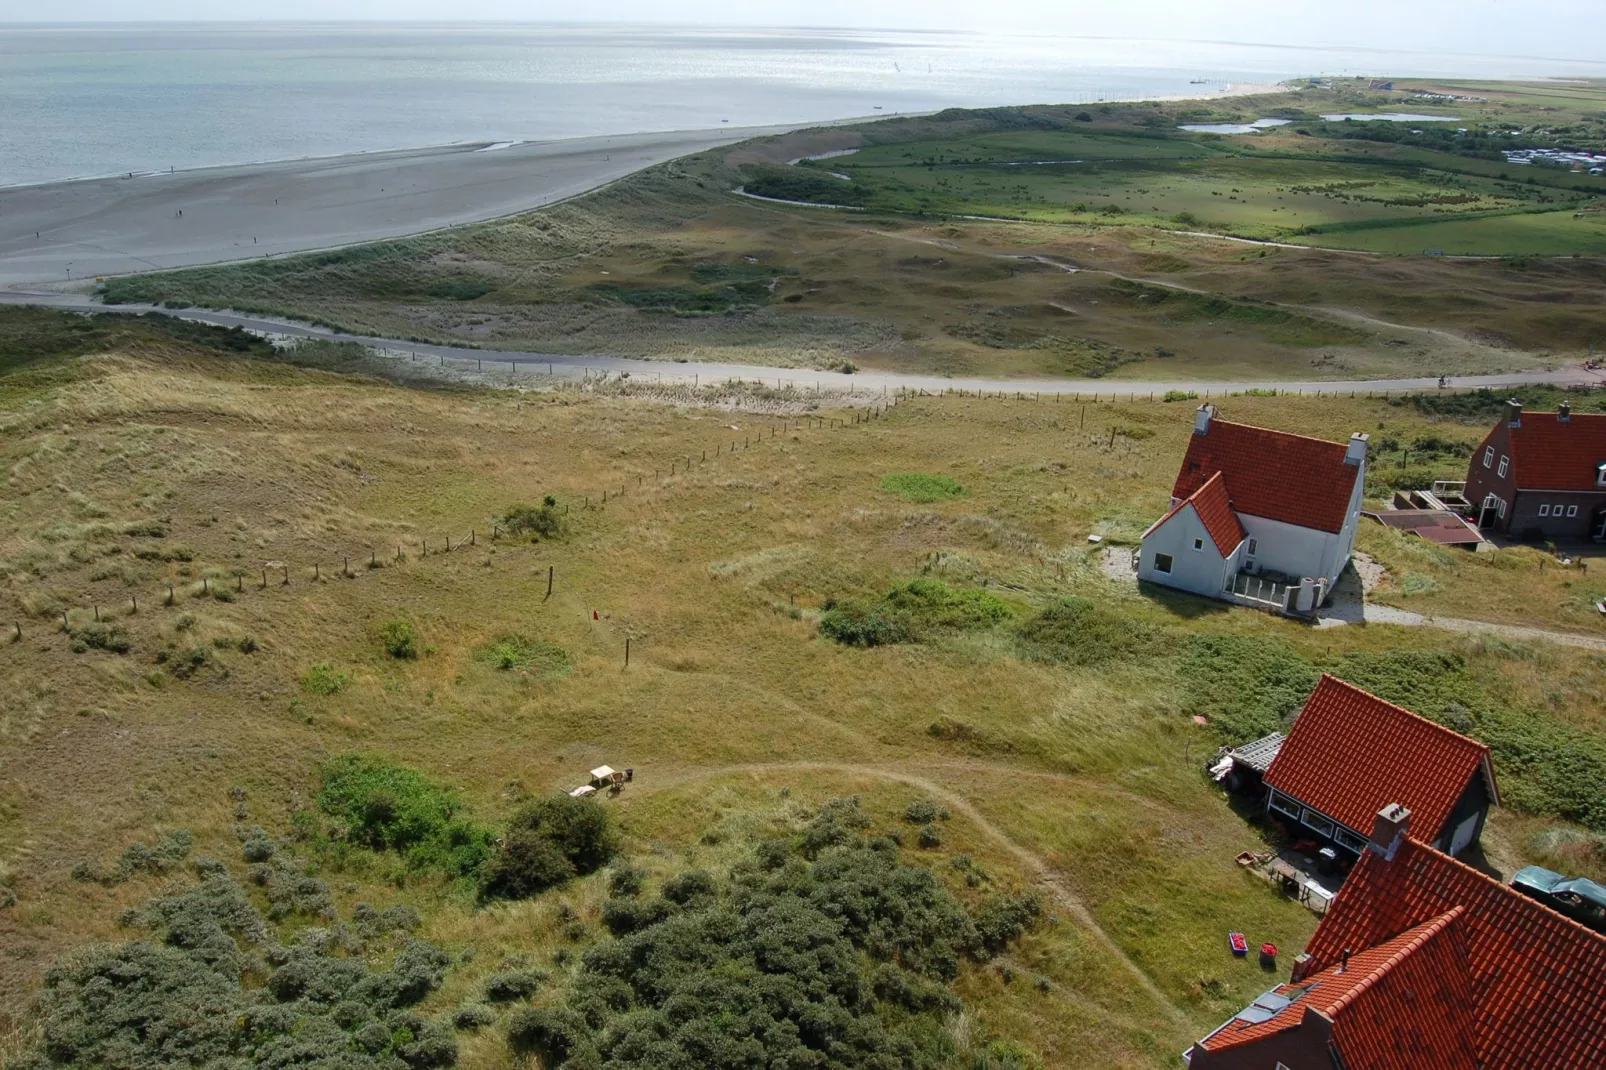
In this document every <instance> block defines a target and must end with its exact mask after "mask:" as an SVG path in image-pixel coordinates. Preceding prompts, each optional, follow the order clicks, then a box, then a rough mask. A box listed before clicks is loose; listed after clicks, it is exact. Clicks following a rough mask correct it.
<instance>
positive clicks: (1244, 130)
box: [1182, 119, 1294, 134]
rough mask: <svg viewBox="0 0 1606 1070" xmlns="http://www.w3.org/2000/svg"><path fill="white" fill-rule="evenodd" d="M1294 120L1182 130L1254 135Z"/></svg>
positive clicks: (1189, 125)
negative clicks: (1258, 131)
mask: <svg viewBox="0 0 1606 1070" xmlns="http://www.w3.org/2000/svg"><path fill="white" fill-rule="evenodd" d="M1293 121H1294V120H1292V119H1256V120H1255V121H1254V122H1252V123H1187V124H1185V125H1184V126H1183V127H1182V129H1183V130H1192V131H1193V132H1194V133H1195V134H1253V133H1254V132H1255V131H1256V130H1269V129H1271V128H1272V127H1274V126H1287V125H1288V124H1289V123H1291V122H1293Z"/></svg>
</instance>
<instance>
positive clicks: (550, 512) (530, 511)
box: [496, 494, 564, 539]
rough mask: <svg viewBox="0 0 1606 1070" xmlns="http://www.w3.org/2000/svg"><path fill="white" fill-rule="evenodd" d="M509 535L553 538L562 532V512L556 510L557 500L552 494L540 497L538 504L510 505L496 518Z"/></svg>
mask: <svg viewBox="0 0 1606 1070" xmlns="http://www.w3.org/2000/svg"><path fill="white" fill-rule="evenodd" d="M496 522H497V524H498V525H500V526H501V527H503V528H506V529H507V531H508V533H509V534H510V535H525V536H528V537H530V538H534V539H555V538H557V537H558V536H560V535H562V534H563V529H564V523H563V514H562V513H560V512H559V511H558V500H557V499H556V498H554V497H552V495H550V494H549V495H547V496H546V497H545V498H544V499H542V501H541V504H540V505H512V506H509V507H508V508H507V510H506V511H505V512H503V514H502V515H501V516H500V517H498V518H497V519H496Z"/></svg>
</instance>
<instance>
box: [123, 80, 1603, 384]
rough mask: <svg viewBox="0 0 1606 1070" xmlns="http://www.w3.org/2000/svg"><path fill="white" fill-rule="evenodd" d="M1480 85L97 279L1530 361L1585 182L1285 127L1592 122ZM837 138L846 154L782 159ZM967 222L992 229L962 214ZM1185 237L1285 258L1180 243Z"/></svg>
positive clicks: (396, 305)
mask: <svg viewBox="0 0 1606 1070" xmlns="http://www.w3.org/2000/svg"><path fill="white" fill-rule="evenodd" d="M1409 88H1411V89H1415V88H1421V89H1423V90H1424V91H1434V92H1437V91H1438V90H1437V89H1434V87H1433V86H1431V85H1424V86H1422V87H1415V86H1412V87H1409ZM1507 89H1508V90H1509V92H1510V93H1514V94H1515V95H1514V96H1512V97H1511V99H1510V101H1508V102H1504V103H1501V102H1495V103H1487V104H1477V105H1471V104H1468V105H1466V106H1465V107H1464V108H1463V106H1462V105H1461V104H1456V105H1454V106H1451V105H1442V104H1433V103H1423V102H1421V101H1419V100H1418V101H1416V103H1412V101H1413V100H1416V98H1412V97H1409V96H1406V95H1405V92H1406V90H1405V89H1402V90H1401V91H1399V92H1396V93H1394V94H1392V95H1391V94H1384V93H1371V92H1368V91H1365V90H1361V89H1356V88H1354V87H1352V86H1349V85H1347V84H1340V85H1338V86H1334V87H1328V88H1309V89H1303V90H1300V91H1298V92H1290V93H1282V94H1277V95H1274V96H1270V97H1264V98H1244V99H1234V100H1232V101H1217V102H1212V103H1210V104H1209V105H1208V106H1206V105H1201V104H1198V103H1190V102H1177V103H1171V104H1165V105H1160V104H1152V105H1149V104H1146V105H1118V104H1111V105H1105V106H1097V107H1094V108H1093V109H1092V110H1091V111H1089V112H1087V113H1085V114H1086V115H1087V121H1085V122H1084V121H1082V120H1081V119H1079V118H1078V116H1079V115H1081V114H1084V113H1082V112H1080V111H1078V109H1076V108H1059V107H1033V108H1016V109H994V110H989V111H975V112H963V111H953V112H944V113H942V114H940V115H937V116H930V117H924V118H895V119H888V120H884V121H881V122H877V123H871V124H864V125H860V126H853V127H837V128H831V129H823V130H812V131H801V132H798V133H795V134H790V135H786V136H784V137H777V138H767V139H760V140H758V141H754V142H748V143H745V144H743V145H739V146H735V147H732V148H730V149H722V150H718V151H716V152H711V153H705V154H701V155H698V156H693V157H687V158H685V159H682V160H678V161H674V162H673V163H670V164H666V165H663V166H661V167H655V168H651V169H649V170H647V171H644V172H642V173H640V174H638V175H635V176H632V177H631V178H629V179H627V180H625V181H624V182H621V183H617V184H615V185H613V186H611V187H609V188H608V189H605V190H601V191H598V192H597V193H594V194H591V195H589V196H586V197H582V198H579V199H577V200H575V201H572V202H568V203H565V204H562V205H558V206H554V207H552V208H548V209H543V210H541V211H538V212H533V213H530V214H529V215H526V216H521V217H518V218H516V219H511V220H506V221H502V222H497V223H490V224H485V225H482V226H474V227H462V228H454V229H453V230H452V231H450V232H447V233H442V234H434V235H426V236H423V237H418V238H411V239H404V240H398V241H394V242H385V243H379V244H375V245H370V246H362V247H357V248H352V249H345V250H339V251H335V252H330V253H323V254H315V255H309V256H302V257H290V258H285V259H282V260H273V261H259V262H252V263H246V264H240V265H235V266H229V267H219V268H203V269H194V270H189V271H182V272H171V273H165V274H156V275H147V276H137V277H131V278H126V279H115V280H112V282H111V284H110V287H109V294H108V297H109V299H112V300H128V301H147V300H148V301H158V302H162V301H165V302H169V303H172V304H177V305H190V304H193V305H205V306H211V307H233V308H237V309H243V310H249V311H260V312H269V313H283V314H293V315H297V316H301V317H305V318H308V319H311V320H315V321H318V322H322V323H327V324H333V325H336V326H340V327H345V328H350V329H353V330H357V331H361V332H364V333H371V334H378V335H382V336H387V337H395V338H418V339H424V340H435V341H449V342H455V343H459V344H470V345H477V346H483V347H486V348H491V349H495V348H509V349H512V348H516V349H523V350H531V349H533V350H547V351H551V352H562V353H576V352H580V353H611V354H619V355H625V356H641V357H656V358H663V359H673V360H686V361H699V360H702V361H733V362H742V363H757V364H769V365H774V366H780V367H827V368H841V367H845V366H847V365H849V364H851V365H854V366H857V367H864V368H875V369H888V370H896V371H909V372H921V373H935V374H945V375H953V376H969V375H986V376H1006V377H1008V376H1018V377H1049V376H1065V377H1087V376H1106V377H1113V378H1122V379H1136V380H1174V379H1182V378H1203V379H1215V378H1231V379H1241V380H1246V381H1256V380H1264V379H1288V378H1296V379H1302V380H1303V379H1310V378H1331V379H1355V378H1367V377H1388V376H1395V375H1411V376H1435V375H1439V374H1475V373H1480V372H1493V371H1501V370H1515V369H1528V368H1538V367H1553V366H1557V365H1558V364H1560V363H1562V362H1570V361H1574V360H1579V359H1582V357H1583V356H1584V355H1585V354H1587V353H1588V352H1589V351H1590V347H1591V346H1596V347H1598V346H1599V345H1601V344H1602V343H1603V341H1606V302H1603V300H1602V283H1601V279H1602V273H1601V271H1600V263H1601V260H1600V258H1599V256H1600V254H1601V253H1602V252H1603V251H1606V249H1603V246H1602V231H1601V223H1600V222H1599V220H1600V219H1601V218H1603V216H1602V213H1601V212H1600V211H1598V210H1597V209H1598V208H1599V201H1600V195H1601V194H1602V192H1606V180H1603V179H1599V178H1592V177H1590V176H1588V175H1575V174H1571V173H1566V172H1561V171H1552V170H1546V169H1544V168H1538V167H1515V168H1514V167H1510V166H1508V165H1506V164H1505V163H1504V161H1503V160H1501V159H1498V158H1496V159H1492V160H1491V159H1486V158H1484V157H1482V156H1476V155H1470V156H1469V155H1464V154H1460V153H1457V152H1452V151H1448V150H1447V149H1446V148H1444V147H1435V146H1434V145H1428V144H1424V145H1417V144H1402V143H1396V142H1386V141H1368V140H1356V139H1351V138H1340V137H1337V136H1316V135H1315V133H1313V135H1312V136H1308V137H1307V136H1301V135H1299V134H1297V133H1294V132H1292V131H1294V130H1297V129H1305V128H1309V129H1310V130H1312V131H1313V132H1322V131H1328V129H1329V128H1330V127H1339V128H1341V127H1342V126H1343V125H1344V124H1336V123H1335V124H1322V123H1320V122H1319V121H1317V117H1318V116H1319V115H1320V114H1322V113H1324V112H1325V113H1336V112H1339V111H1363V112H1364V111H1378V110H1398V109H1400V108H1402V107H1403V108H1408V109H1409V110H1413V111H1415V110H1420V109H1423V108H1427V109H1430V110H1432V109H1437V110H1439V111H1441V112H1448V111H1452V110H1453V111H1456V112H1457V113H1460V112H1463V111H1464V112H1466V113H1468V115H1469V118H1468V121H1469V122H1473V121H1474V118H1475V121H1476V122H1478V123H1482V124H1484V125H1487V126H1490V127H1491V128H1492V127H1493V126H1495V125H1503V126H1509V127H1511V128H1517V129H1521V130H1524V131H1527V130H1530V129H1532V130H1533V131H1536V133H1535V134H1534V137H1539V136H1540V135H1538V134H1537V131H1539V130H1541V129H1545V130H1552V131H1553V133H1552V134H1551V135H1545V138H1548V139H1549V140H1556V139H1557V138H1565V139H1568V143H1576V144H1579V145H1585V146H1588V145H1593V144H1595V143H1596V142H1597V141H1599V140H1600V137H1601V132H1600V129H1599V123H1598V120H1597V119H1596V118H1595V111H1592V110H1591V106H1590V102H1591V101H1594V102H1595V103H1594V107H1595V108H1596V109H1597V110H1598V107H1599V101H1598V99H1597V97H1596V96H1595V95H1592V94H1596V93H1597V92H1598V87H1584V88H1583V89H1579V90H1577V91H1576V92H1575V91H1573V90H1568V91H1567V92H1566V93H1565V94H1563V97H1564V98H1565V100H1564V103H1560V104H1552V103H1545V102H1543V101H1545V100H1549V99H1550V98H1549V97H1544V96H1543V92H1544V91H1545V89H1544V87H1529V90H1531V92H1529V91H1528V90H1524V91H1523V92H1517V90H1516V89H1515V88H1512V87H1507ZM1469 92H1470V91H1469ZM1491 92H1492V91H1491ZM1536 94H1537V95H1536ZM1493 99H1494V98H1493V97H1491V100H1493ZM1545 108H1560V109H1563V110H1562V111H1560V112H1556V111H1544V110H1542V109H1545ZM1261 114H1280V115H1286V116H1288V117H1290V118H1294V119H1298V120H1299V122H1297V123H1295V124H1294V125H1292V126H1289V127H1282V128H1277V129H1274V130H1272V131H1269V132H1265V133H1261V134H1256V135H1248V136H1242V137H1220V136H1214V135H1195V134H1189V133H1186V132H1182V131H1179V130H1178V129H1177V125H1178V124H1179V123H1183V122H1190V123H1191V122H1210V121H1230V120H1237V121H1242V120H1244V119H1250V118H1254V117H1256V116H1257V115H1261ZM1363 125H1372V126H1375V125H1377V124H1363ZM1480 129H1481V127H1480ZM1340 132H1342V131H1340ZM1525 136H1526V135H1525ZM1419 140H1421V139H1419ZM1541 140H1543V138H1542V139H1541ZM843 150H857V151H856V152H854V153H853V154H851V155H839V156H834V157H832V158H828V159H819V160H814V161H812V162H808V163H805V164H804V165H800V166H788V163H789V161H793V160H798V159H800V158H804V157H809V156H816V155H820V154H824V153H829V152H841V151H843ZM1071 160H1074V161H1081V162H1078V163H1070V162H1063V161H1071ZM1038 161H1062V162H1049V163H1040V162H1038ZM839 175H845V176H847V179H846V180H844V179H843V178H842V177H838V176H839ZM765 180H768V181H770V182H772V183H773V184H774V185H773V188H771V189H770V192H772V193H776V194H782V195H785V196H787V197H789V198H792V199H796V198H801V199H805V200H809V199H812V200H815V201H825V202H829V203H841V202H844V201H854V202H856V204H857V206H858V207H860V208H863V207H869V208H870V209H871V210H869V211H862V210H861V211H851V212H849V211H836V210H832V209H828V208H814V207H796V206H789V205H784V204H778V203H773V202H764V201H759V200H755V199H753V198H751V197H740V196H736V195H735V194H734V193H733V192H732V191H733V190H734V189H736V188H737V187H741V186H748V187H750V188H756V189H764V188H768V187H764V186H763V181H765ZM1575 187H1579V188H1575ZM982 216H999V217H1007V218H1008V220H1009V221H996V220H989V219H984V218H970V217H982ZM1312 228H1314V233H1312V232H1310V231H1311V229H1312ZM1204 231H1218V232H1221V233H1224V234H1242V235H1245V236H1248V237H1255V238H1273V239H1278V240H1281V241H1283V242H1285V243H1287V244H1292V245H1299V247H1297V248H1287V247H1279V246H1270V245H1261V246H1255V245H1249V244H1245V243H1244V242H1241V241H1225V240H1222V239H1220V238H1215V237H1209V236H1200V235H1199V234H1195V233H1192V232H1204ZM1300 243H1304V244H1303V245H1301V244H1300ZM1306 246H1310V247H1308V248H1307V247H1306ZM1326 246H1341V247H1343V248H1344V249H1345V250H1346V251H1344V252H1331V251H1326V249H1325V248H1320V247H1326ZM1427 250H1434V251H1437V252H1444V253H1448V254H1454V253H1458V252H1469V251H1470V252H1491V253H1508V254H1521V255H1509V256H1501V257H1498V258H1489V259H1483V258H1479V259H1457V258H1455V257H1454V256H1424V255H1422V254H1423V253H1424V251H1427ZM1133 284H1136V287H1137V288H1134V285H1133ZM1160 298H1166V300H1160Z"/></svg>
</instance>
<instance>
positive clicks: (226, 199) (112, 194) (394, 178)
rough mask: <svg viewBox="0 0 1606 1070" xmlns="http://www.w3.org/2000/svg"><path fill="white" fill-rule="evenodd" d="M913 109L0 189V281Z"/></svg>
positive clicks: (593, 181) (233, 251) (123, 261)
mask: <svg viewBox="0 0 1606 1070" xmlns="http://www.w3.org/2000/svg"><path fill="white" fill-rule="evenodd" d="M1279 89H1281V86H1280V85H1268V84H1263V83H1237V84H1228V85H1226V86H1223V87H1222V88H1220V89H1219V90H1217V91H1216V92H1214V93H1209V94H1204V95H1200V96H1193V95H1189V96H1179V97H1153V98H1148V97H1145V98H1139V99H1157V100H1160V99H1163V100H1222V99H1230V98H1236V97H1243V96H1252V95H1256V94H1260V93H1265V92H1274V91H1278V90H1279ZM1112 103H1115V101H1112ZM922 114H929V113H923V112H904V113H893V114H891V115H888V114H885V113H881V114H874V115H869V116H853V117H847V118H842V119H834V120H826V121H823V122H810V123H799V124H779V125H774V126H748V127H732V126H721V127H718V128H713V129H704V130H676V131H646V132H638V133H634V134H598V135H591V136H588V137H579V138H560V139H551V140H545V141H520V142H513V143H505V142H494V141H471V142H459V143H456V144H450V145H435V146H424V147H420V148H412V149H388V150H370V151H364V152H353V153H345V154H341V155H337V156H313V157H303V158H300V159H293V160H279V161H271V162H268V163H250V164H220V165H209V166H206V167H199V168H192V169H189V170H177V169H175V170H172V171H167V172H160V171H158V172H132V173H130V172H122V173H121V174H115V175H111V176H103V177H94V178H76V179H65V180H61V181H55V182H45V183H35V184H25V185H15V186H6V187H0V203H3V208H4V212H3V214H0V288H10V287H16V286H19V285H54V286H61V285H67V286H73V285H78V284H81V283H84V282H87V281H89V280H92V279H98V278H105V277H108V276H115V275H132V274H142V273H147V272H152V271H168V270H174V269H178V268H188V267H208V266H216V265H221V264H229V263H242V262H246V261H251V260H268V259H272V258H274V257H280V256H289V255H296V254H302V253H314V252H327V251H332V250H335V249H341V248H348V247H350V246H353V245H364V244H368V243H372V242H378V241H388V240H393V239H399V238H406V237H416V236H419V235H423V234H428V233H431V232H434V231H440V230H445V229H449V228H451V227H454V226H462V225H466V224H474V223H484V222H489V221H493V220H497V219H504V218H508V217H511V216H516V215H520V214H523V213H525V212H529V211H534V210H536V209H539V208H543V207H548V206H550V205H553V204H558V203H561V202H563V201H565V200H570V199H572V198H574V197H577V196H581V195H583V194H586V193H590V192H593V191H594V190H597V189H600V188H602V187H604V186H607V185H609V184H610V183H612V182H616V181H618V180H619V179H621V178H624V177H625V176H626V175H629V174H632V173H634V172H636V171H639V170H642V169H644V168H647V167H651V166H654V165H656V164H661V163H665V162H668V161H670V160H673V159H677V158H679V157H682V156H687V155H692V154H694V153H697V152H702V151H706V150H708V149H711V148H716V147H720V146H725V145H731V144H735V143H737V142H740V141H746V140H750V139H752V138H758V137H765V136H771V135H776V134H782V133H789V132H793V131H797V130H810V129H830V128H833V127H844V126H856V125H859V124H863V123H868V122H875V121H880V120H888V119H893V118H900V117H901V118H907V117H910V116H917V115H922ZM493 147H494V149H495V151H486V150H488V149H492V148H493ZM130 175H132V176H133V177H130Z"/></svg>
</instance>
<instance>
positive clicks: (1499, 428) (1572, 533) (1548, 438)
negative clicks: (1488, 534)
mask: <svg viewBox="0 0 1606 1070" xmlns="http://www.w3.org/2000/svg"><path fill="white" fill-rule="evenodd" d="M1466 496H1467V500H1468V501H1470V502H1471V503H1472V505H1473V508H1474V509H1475V510H1476V513H1477V521H1478V526H1479V527H1480V528H1482V529H1483V530H1485V531H1498V532H1502V533H1505V534H1509V535H1516V536H1519V537H1522V538H1533V539H1594V540H1596V541H1597V542H1599V541H1606V413H1582V412H1581V413H1575V412H1573V411H1572V406H1570V405H1568V404H1567V403H1566V402H1563V403H1562V404H1560V405H1558V406H1556V411H1555V412H1530V413H1524V412H1523V411H1522V405H1521V404H1520V403H1518V402H1516V401H1508V402H1506V413H1505V415H1504V416H1503V417H1502V418H1501V420H1500V422H1499V423H1498V424H1496V425H1495V427H1494V430H1492V431H1490V432H1489V434H1488V435H1487V436H1486V437H1485V438H1484V440H1483V441H1482V442H1481V443H1479V445H1478V448H1477V450H1476V451H1475V452H1474V453H1473V455H1472V460H1471V461H1470V462H1469V463H1468V465H1467V490H1466Z"/></svg>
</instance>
